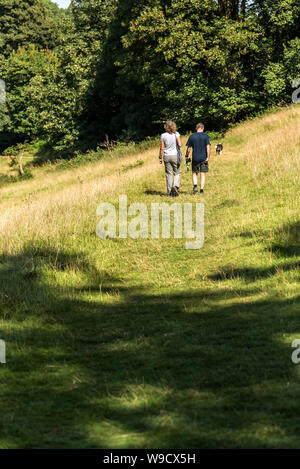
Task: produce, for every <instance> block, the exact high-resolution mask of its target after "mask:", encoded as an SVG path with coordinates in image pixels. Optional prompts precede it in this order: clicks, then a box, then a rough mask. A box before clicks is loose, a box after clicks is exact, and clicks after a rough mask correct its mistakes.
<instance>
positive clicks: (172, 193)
mask: <svg viewBox="0 0 300 469" xmlns="http://www.w3.org/2000/svg"><path fill="white" fill-rule="evenodd" d="M171 195H172V196H173V197H177V196H178V195H179V194H178V190H177V188H176V187H175V186H173V187H172V189H171Z"/></svg>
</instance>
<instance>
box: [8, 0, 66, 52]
mask: <svg viewBox="0 0 300 469" xmlns="http://www.w3.org/2000/svg"><path fill="white" fill-rule="evenodd" d="M58 12H59V9H58V7H57V8H56V7H55V5H54V4H52V5H51V2H50V1H48V0H0V49H1V53H2V54H3V55H5V56H8V55H9V54H10V53H11V52H12V51H13V50H15V51H16V50H17V48H18V47H19V46H22V45H26V44H28V43H31V44H35V45H38V46H41V47H46V46H48V47H49V48H52V47H54V46H55V45H57V43H58V40H59V26H58V23H59V21H58V18H59V13H58Z"/></svg>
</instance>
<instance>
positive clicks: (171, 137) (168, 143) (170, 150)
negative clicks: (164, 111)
mask: <svg viewBox="0 0 300 469" xmlns="http://www.w3.org/2000/svg"><path fill="white" fill-rule="evenodd" d="M178 137H180V133H179V132H176V134H169V132H165V133H164V134H162V135H161V137H160V141H161V142H164V144H165V151H164V156H176V155H177V145H176V142H177V138H178Z"/></svg>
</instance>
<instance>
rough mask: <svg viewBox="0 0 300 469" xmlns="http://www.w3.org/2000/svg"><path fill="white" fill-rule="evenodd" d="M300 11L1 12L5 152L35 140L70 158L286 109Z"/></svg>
mask: <svg viewBox="0 0 300 469" xmlns="http://www.w3.org/2000/svg"><path fill="white" fill-rule="evenodd" d="M299 5H300V4H299V2H298V1H296V0H274V1H271V0H252V1H246V0H235V1H228V0H218V1H215V0H144V1H143V2H141V1H140V0H72V3H71V7H70V8H69V9H68V10H67V11H66V12H62V11H61V10H59V9H57V8H56V7H55V6H54V4H52V3H51V2H50V0H21V1H20V0H18V1H17V0H0V13H1V17H0V25H1V33H0V58H1V54H2V59H1V65H0V78H4V79H5V81H6V82H7V91H8V93H7V96H8V101H7V106H6V108H4V107H3V106H2V108H0V118H1V127H0V132H1V130H2V133H1V134H0V146H1V141H2V145H3V146H4V143H3V142H4V141H6V140H7V135H10V137H11V138H15V139H18V140H20V139H21V140H22V139H24V140H30V139H33V138H39V139H43V140H45V141H46V142H47V143H48V144H49V145H50V146H52V147H53V148H54V149H55V150H57V151H59V152H61V153H68V154H69V153H72V152H73V151H74V150H75V149H76V148H78V147H81V148H89V147H92V146H95V145H96V144H97V143H99V141H101V140H102V139H103V138H104V136H105V134H108V135H109V136H111V137H118V138H121V139H125V140H126V139H127V140H128V139H140V138H143V137H145V136H147V135H151V134H153V133H157V132H158V131H159V129H160V128H161V123H162V122H163V121H164V120H165V119H167V118H172V119H175V120H176V121H177V123H178V124H179V125H180V127H181V128H182V129H183V130H184V129H191V128H193V127H194V124H195V122H196V121H198V120H204V121H205V123H206V124H207V125H208V126H209V128H214V129H222V128H225V127H227V126H228V125H229V124H230V123H232V122H235V121H237V120H240V119H243V118H244V117H247V116H250V115H253V114H255V113H256V112H259V111H261V110H262V109H264V108H266V107H268V106H273V105H276V104H280V103H286V102H290V99H291V98H290V97H291V93H292V89H291V81H292V80H293V79H295V78H298V77H299V75H300V53H299V48H300V46H299V41H300V39H299V25H300V22H299V16H300V6H299ZM37 18H38V21H37ZM24 19H26V21H25V20H24ZM13 31H14V33H13ZM5 139H6V140H5Z"/></svg>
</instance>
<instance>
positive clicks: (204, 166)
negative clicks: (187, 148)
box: [192, 161, 208, 173]
mask: <svg viewBox="0 0 300 469" xmlns="http://www.w3.org/2000/svg"><path fill="white" fill-rule="evenodd" d="M192 171H193V173H208V162H205V161H195V162H194V161H193V162H192Z"/></svg>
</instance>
